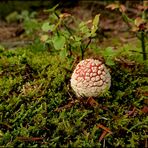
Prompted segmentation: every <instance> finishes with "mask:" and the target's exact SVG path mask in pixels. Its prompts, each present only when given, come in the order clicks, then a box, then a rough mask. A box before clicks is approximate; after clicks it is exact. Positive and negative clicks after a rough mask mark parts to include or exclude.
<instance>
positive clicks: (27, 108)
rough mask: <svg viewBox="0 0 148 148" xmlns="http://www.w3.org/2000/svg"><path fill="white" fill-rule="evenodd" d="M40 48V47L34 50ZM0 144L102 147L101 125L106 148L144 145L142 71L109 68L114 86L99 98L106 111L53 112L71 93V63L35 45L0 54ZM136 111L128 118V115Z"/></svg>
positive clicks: (81, 107)
mask: <svg viewBox="0 0 148 148" xmlns="http://www.w3.org/2000/svg"><path fill="white" fill-rule="evenodd" d="M39 47H42V46H41V45H39V46H38V48H39ZM0 57H1V58H0V126H1V128H0V133H1V135H0V145H1V146H6V147H9V146H13V147H15V146H16V147H33V146H34V147H39V146H43V147H47V146H48V147H49V146H51V147H56V146H60V147H78V146H79V147H92V146H93V147H101V146H103V141H101V142H99V141H98V138H99V137H100V135H101V133H102V129H98V128H97V127H96V125H97V124H98V123H99V124H103V125H104V126H106V127H108V128H110V129H111V131H112V132H113V134H112V135H107V136H106V137H105V139H104V141H105V146H106V147H109V146H113V147H126V146H129V147H131V146H135V147H138V146H143V147H144V141H145V139H146V129H147V126H146V125H147V122H148V120H147V118H146V115H145V114H144V113H143V112H142V111H141V108H142V107H143V105H144V100H145V96H144V93H143V91H141V89H142V90H143V88H146V85H147V81H146V78H145V73H146V71H145V67H144V66H141V67H140V68H137V69H136V67H137V66H136V65H135V67H134V68H133V70H131V69H129V68H127V67H122V66H121V65H120V64H117V63H116V65H114V66H112V67H111V70H112V72H111V75H112V86H111V89H110V91H109V92H108V94H106V95H104V96H102V97H100V98H97V101H98V102H99V103H100V104H101V105H102V106H103V107H105V108H93V107H90V106H86V105H84V104H81V103H75V104H74V105H73V106H72V107H71V108H69V109H63V110H62V111H61V112H56V111H55V109H56V108H58V107H61V106H64V105H67V104H68V103H69V101H70V100H71V99H75V95H74V94H73V92H72V91H71V89H69V87H68V86H69V80H70V76H71V67H72V60H71V59H68V58H65V59H61V57H59V56H58V54H53V53H51V52H48V51H47V50H46V49H45V48H44V47H42V48H41V49H39V50H36V48H35V46H34V45H33V46H31V47H28V48H24V49H16V50H9V51H3V52H1V53H0ZM133 107H136V112H135V114H133V115H132V116H128V115H127V113H128V111H131V110H132V109H133Z"/></svg>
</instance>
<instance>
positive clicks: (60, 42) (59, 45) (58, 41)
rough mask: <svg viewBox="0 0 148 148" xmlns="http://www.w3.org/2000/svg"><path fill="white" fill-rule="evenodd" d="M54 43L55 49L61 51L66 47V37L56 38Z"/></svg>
mask: <svg viewBox="0 0 148 148" xmlns="http://www.w3.org/2000/svg"><path fill="white" fill-rule="evenodd" d="M52 42H53V45H54V48H55V49H57V50H59V49H61V48H63V47H64V45H65V42H66V40H65V37H64V36H55V37H54V38H53V40H52Z"/></svg>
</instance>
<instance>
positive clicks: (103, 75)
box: [71, 59, 111, 97]
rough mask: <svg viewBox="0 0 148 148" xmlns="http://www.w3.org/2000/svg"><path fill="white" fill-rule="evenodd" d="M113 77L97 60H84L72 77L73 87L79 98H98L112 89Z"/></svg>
mask: <svg viewBox="0 0 148 148" xmlns="http://www.w3.org/2000/svg"><path fill="white" fill-rule="evenodd" d="M110 85H111V76H110V74H109V71H108V70H107V68H106V67H105V65H104V64H103V63H102V62H101V61H100V60H96V59H85V60H82V61H81V62H80V63H78V65H77V66H76V68H75V70H74V72H73V74H72V76H71V87H72V89H73V90H74V91H75V93H76V95H77V96H78V97H97V96H99V95H101V94H102V93H104V92H105V91H106V90H108V89H109V88H110Z"/></svg>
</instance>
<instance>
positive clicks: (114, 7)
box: [106, 4, 119, 10]
mask: <svg viewBox="0 0 148 148" xmlns="http://www.w3.org/2000/svg"><path fill="white" fill-rule="evenodd" d="M106 8H109V9H111V10H114V9H117V8H119V5H118V4H109V5H108V6H106Z"/></svg>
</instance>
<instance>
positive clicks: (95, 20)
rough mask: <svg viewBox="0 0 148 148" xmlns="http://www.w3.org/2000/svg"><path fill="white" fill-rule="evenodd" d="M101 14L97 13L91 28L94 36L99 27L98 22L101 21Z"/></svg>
mask: <svg viewBox="0 0 148 148" xmlns="http://www.w3.org/2000/svg"><path fill="white" fill-rule="evenodd" d="M99 18H100V14H97V15H96V16H95V18H94V20H93V26H92V28H91V34H92V36H93V35H94V34H95V32H96V31H97V29H98V23H99Z"/></svg>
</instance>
